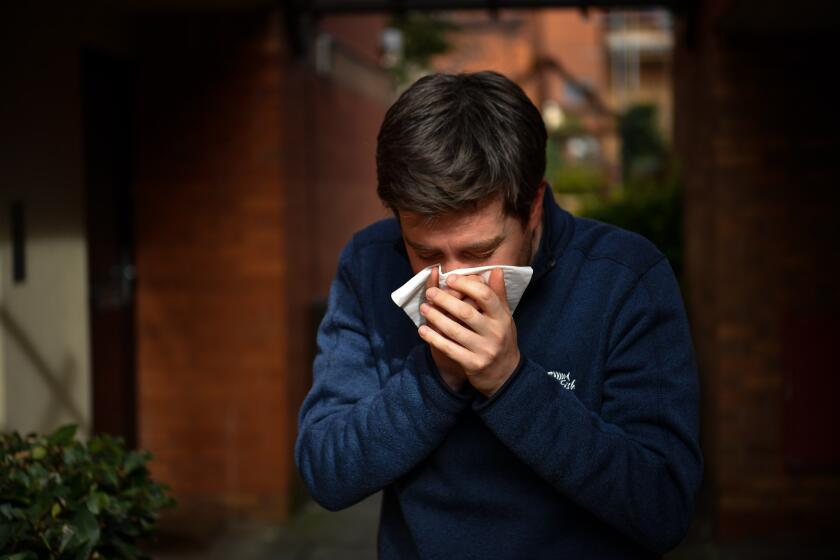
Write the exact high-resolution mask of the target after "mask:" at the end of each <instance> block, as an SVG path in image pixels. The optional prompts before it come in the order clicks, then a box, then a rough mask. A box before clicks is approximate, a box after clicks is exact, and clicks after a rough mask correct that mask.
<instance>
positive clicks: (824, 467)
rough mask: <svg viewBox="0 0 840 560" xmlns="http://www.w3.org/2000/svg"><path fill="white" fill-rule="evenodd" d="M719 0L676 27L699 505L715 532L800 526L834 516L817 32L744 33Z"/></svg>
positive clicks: (828, 172)
mask: <svg viewBox="0 0 840 560" xmlns="http://www.w3.org/2000/svg"><path fill="white" fill-rule="evenodd" d="M722 4H725V3H722V2H717V3H710V4H709V6H708V7H707V10H706V12H703V13H700V14H699V16H700V17H699V18H698V19H696V20H695V21H694V27H693V28H692V29H690V30H689V29H688V28H685V27H682V28H681V32H680V35H679V42H678V49H677V52H676V56H677V59H676V63H675V71H676V77H675V84H676V91H675V98H676V115H677V123H676V145H677V149H678V152H679V153H680V154H681V156H682V158H683V163H684V176H685V187H686V200H685V205H686V206H685V212H686V214H685V215H686V223H685V228H686V236H685V237H686V273H687V274H686V279H687V286H688V292H687V299H688V304H689V312H690V316H691V320H692V324H693V331H694V335H695V340H696V347H697V351H698V360H699V363H700V367H701V376H702V378H701V381H702V389H703V443H704V451H705V456H706V461H707V469H706V480H705V489H704V510H705V511H706V513H707V514H708V515H710V516H711V519H712V521H713V524H714V527H715V529H716V530H717V533H718V534H719V535H720V536H723V537H734V536H744V535H760V534H784V533H788V534H814V533H818V532H821V531H825V530H829V529H830V528H832V527H833V526H834V524H835V523H836V519H838V518H840V468H838V467H840V464H837V463H836V462H835V463H832V461H834V459H832V457H836V455H837V453H836V448H837V445H836V443H834V439H835V438H833V431H834V429H833V426H836V425H837V421H840V416H838V415H837V413H835V412H833V408H836V407H831V406H824V403H825V402H828V401H829V399H823V398H822V397H820V395H829V394H834V392H835V391H836V390H837V389H838V388H840V385H838V383H837V381H835V380H836V379H837V375H836V374H837V366H836V365H834V363H833V362H832V361H831V360H830V359H828V357H829V353H830V352H831V349H830V347H829V346H828V345H827V344H811V343H809V341H811V340H830V339H833V340H836V335H838V334H840V332H838V328H837V327H838V323H837V321H836V320H833V319H832V317H833V316H836V314H837V312H838V310H840V295H838V290H837V287H836V278H837V272H838V262H840V259H838V257H840V253H838V249H837V245H836V240H837V239H840V227H838V225H837V224H838V222H837V220H836V217H835V215H834V214H835V212H836V210H837V208H838V202H840V201H838V194H837V189H836V188H835V187H836V184H837V182H838V179H840V177H838V175H840V173H838V167H837V165H836V161H835V159H836V156H835V155H834V153H833V152H834V151H836V141H835V138H836V134H837V130H836V124H837V123H836V119H832V118H831V115H832V114H833V113H834V112H835V110H836V109H835V101H834V99H833V97H834V96H833V94H831V93H830V91H829V90H828V89H826V88H825V84H824V83H823V80H822V77H823V76H824V73H825V71H826V69H827V68H828V67H830V66H831V65H832V62H831V60H830V59H829V57H828V55H827V54H826V53H828V52H829V50H830V49H829V48H828V47H829V43H830V40H829V38H828V36H820V35H812V36H807V35H799V34H796V33H792V32H790V31H789V30H787V29H785V23H784V21H783V20H780V21H777V22H774V23H773V25H772V26H770V27H767V28H764V29H763V30H760V31H754V32H749V33H748V32H746V30H744V29H740V28H739V23H738V22H737V21H735V22H733V21H731V20H725V19H723V18H724V17H725V15H726V13H727V10H726V6H723V5H722ZM740 4H744V3H743V2H742V3H740ZM756 9H758V8H756ZM791 325H799V327H798V328H797V329H794V330H792V329H791V328H790V326H791ZM809 329H810V331H809ZM827 331H831V332H832V333H833V334H831V333H827ZM790 356H793V359H791V358H790ZM805 363H808V364H817V366H816V367H815V368H810V369H809V368H802V367H801V366H800V364H805ZM826 369H828V372H826V371H825V370H826ZM830 372H833V373H830ZM803 391H804V393H803ZM817 404H820V405H821V406H819V407H817V406H816V405H817ZM809 407H813V408H812V409H810V410H809ZM791 423H793V424H792V427H793V428H794V429H793V430H790V429H788V428H789V427H790V426H791ZM803 434H804V437H806V438H807V441H805V442H801V441H800V442H797V441H795V438H799V437H803ZM803 449H805V452H804V453H805V455H807V456H805V455H803V451H802V450H803ZM808 453H810V455H808ZM815 458H816V461H815V460H814V459H815ZM820 462H821V464H820Z"/></svg>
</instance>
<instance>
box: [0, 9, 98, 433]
mask: <svg viewBox="0 0 840 560" xmlns="http://www.w3.org/2000/svg"><path fill="white" fill-rule="evenodd" d="M66 15H67V14H61V13H57V12H56V11H55V10H45V11H41V13H31V12H30V13H28V14H27V13H22V12H19V13H14V14H12V16H10V17H7V18H4V22H2V23H0V48H2V52H3V53H4V56H3V57H2V58H0V79H2V83H3V87H0V123H1V124H0V429H2V430H12V429H14V430H19V431H22V432H27V431H49V430H52V429H54V428H55V427H57V426H58V425H60V424H62V423H64V422H76V423H79V424H80V427H81V428H83V431H87V430H89V428H90V424H91V374H90V352H89V346H90V345H89V333H88V306H87V260H86V259H87V257H86V244H85V221H84V188H83V169H82V161H83V154H82V126H81V125H82V120H81V119H82V117H81V101H80V73H79V40H78V37H77V33H78V30H77V28H76V27H75V26H74V25H73V22H72V19H70V20H68V19H67V18H66V17H65V16H66ZM13 200H20V201H22V202H23V204H24V208H25V215H26V236H27V242H26V268H27V270H26V279H25V281H24V282H22V283H20V284H15V283H13V281H12V271H11V260H12V255H11V251H10V248H11V247H10V239H9V237H10V231H9V227H10V226H9V205H10V203H11V202H12V201H13Z"/></svg>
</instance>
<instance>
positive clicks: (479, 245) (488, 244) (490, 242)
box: [403, 233, 505, 252]
mask: <svg viewBox="0 0 840 560" xmlns="http://www.w3.org/2000/svg"><path fill="white" fill-rule="evenodd" d="M403 238H404V239H405V242H406V243H407V244H408V245H410V246H411V248H412V249H414V250H415V251H423V252H428V251H437V249H435V248H434V247H427V246H426V245H423V244H421V243H416V242H414V241H412V240H411V239H409V238H408V237H405V236H403ZM504 240H505V234H504V233H502V234H500V235H497V236H496V237H493V238H491V239H484V240H481V241H476V242H475V243H470V244H469V245H467V246H465V247H460V248H459V250H460V251H476V252H481V251H489V250H491V249H495V248H496V247H498V246H499V245H500V244H501V243H502V241H504Z"/></svg>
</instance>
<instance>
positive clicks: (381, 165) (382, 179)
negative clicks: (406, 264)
mask: <svg viewBox="0 0 840 560" xmlns="http://www.w3.org/2000/svg"><path fill="white" fill-rule="evenodd" d="M546 136H547V135H546V131H545V125H544V124H543V121H542V117H541V116H540V112H539V111H538V110H537V108H536V107H535V106H534V104H533V103H531V100H530V99H528V96H526V95H525V92H523V91H522V89H521V88H520V87H519V86H518V85H516V84H515V83H514V82H512V81H511V80H509V79H508V78H506V77H504V76H502V75H501V74H498V73H496V72H489V71H485V72H476V73H469V74H457V75H452V74H432V75H429V76H425V77H423V78H421V79H419V80H417V81H416V82H415V83H414V84H412V85H411V87H409V88H408V89H407V90H406V91H405V92H404V93H403V94H402V95H401V96H400V97H399V99H397V101H396V102H395V103H394V104H393V105H392V106H391V108H390V109H388V112H387V113H386V114H385V119H384V120H383V122H382V127H381V128H380V129H379V137H378V140H377V147H376V173H377V178H378V183H379V185H378V188H377V192H378V194H379V198H381V199H382V201H383V202H384V203H385V205H386V206H388V207H389V208H391V210H393V211H394V212H395V213H396V212H397V211H398V210H403V211H408V212H414V213H417V214H420V215H423V216H428V217H437V216H440V215H443V214H448V213H451V212H457V211H461V210H465V209H472V208H475V207H476V206H477V205H478V204H479V203H480V202H482V201H484V200H487V199H489V198H491V197H493V196H501V199H502V202H503V207H504V210H505V213H506V214H508V215H512V216H515V217H517V218H518V219H519V220H521V221H522V222H523V223H524V222H525V221H527V219H528V213H529V211H530V209H531V203H532V202H533V201H534V196H535V194H536V191H537V188H538V187H539V185H540V182H541V181H542V179H543V175H544V174H545V144H546Z"/></svg>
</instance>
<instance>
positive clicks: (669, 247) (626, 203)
mask: <svg viewBox="0 0 840 560" xmlns="http://www.w3.org/2000/svg"><path fill="white" fill-rule="evenodd" d="M581 215H582V216H585V217H588V218H593V219H595V220H600V221H602V222H607V223H609V224H613V225H616V226H618V227H620V228H623V229H626V230H629V231H633V232H636V233H638V234H640V235H642V236H644V237H646V238H647V239H648V240H650V241H651V242H652V243H653V244H654V245H656V246H657V247H658V248H659V250H660V251H662V252H663V253H664V254H665V256H666V257H668V261H670V263H671V267H672V268H673V269H674V274H676V276H677V278H678V279H681V278H682V265H683V236H682V189H681V188H680V184H679V182H678V181H676V180H672V181H671V182H670V183H669V184H659V185H655V186H651V185H635V186H633V187H631V188H625V189H624V190H623V191H621V192H620V193H619V194H617V195H614V196H612V197H611V198H609V199H608V200H607V201H606V202H599V203H597V204H590V205H587V206H585V207H584V209H583V211H582V212H581Z"/></svg>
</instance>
